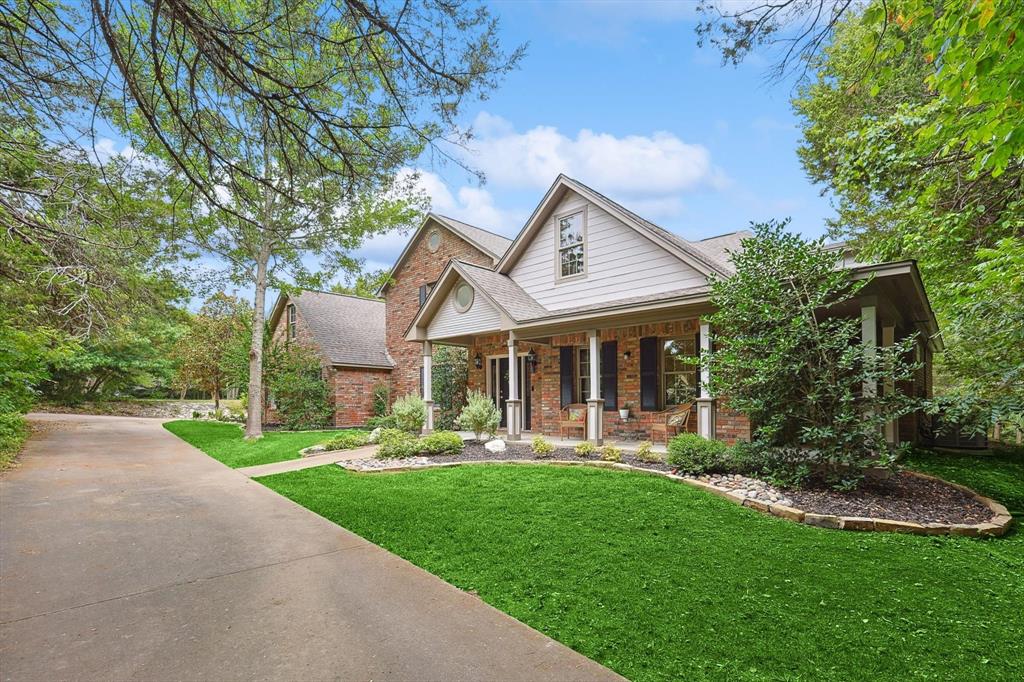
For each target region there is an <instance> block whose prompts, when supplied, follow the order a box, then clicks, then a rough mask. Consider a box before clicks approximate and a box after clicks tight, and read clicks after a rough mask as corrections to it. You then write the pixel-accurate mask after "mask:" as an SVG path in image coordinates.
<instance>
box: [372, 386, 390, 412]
mask: <svg viewBox="0 0 1024 682" xmlns="http://www.w3.org/2000/svg"><path fill="white" fill-rule="evenodd" d="M390 404H391V387H390V386H388V384H386V383H385V382H383V381H381V382H378V383H376V384H374V385H373V416H374V417H385V416H387V413H388V405H390Z"/></svg>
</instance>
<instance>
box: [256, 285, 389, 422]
mask: <svg viewBox="0 0 1024 682" xmlns="http://www.w3.org/2000/svg"><path fill="white" fill-rule="evenodd" d="M288 303H289V301H285V307H284V310H283V312H282V313H281V316H280V317H279V318H278V320H277V324H276V325H274V328H273V330H272V331H271V343H272V344H275V345H276V344H284V343H298V344H302V345H304V346H307V347H309V348H312V349H313V350H314V351H316V352H317V354H320V349H319V347H318V345H317V342H316V338H315V337H314V336H313V333H312V331H311V330H310V328H309V325H308V324H307V323H306V321H305V320H304V319H302V311H301V310H300V309H299V308H298V307H296V309H295V318H296V319H295V338H294V339H291V340H289V339H288V307H287V306H288ZM321 362H322V367H321V373H322V376H323V378H324V381H326V382H327V387H328V392H329V395H330V402H331V407H332V408H333V409H334V426H338V427H347V426H363V425H364V424H366V420H367V419H369V418H370V417H372V416H373V387H374V386H375V385H376V384H378V383H380V382H382V381H383V382H387V381H388V375H389V374H390V370H387V369H366V368H357V367H334V366H332V365H331V364H330V363H329V362H328V361H327V360H326V358H321ZM263 422H264V423H265V424H277V423H280V417H279V415H278V413H277V410H275V409H273V408H272V407H271V406H270V401H269V400H265V401H264V406H263Z"/></svg>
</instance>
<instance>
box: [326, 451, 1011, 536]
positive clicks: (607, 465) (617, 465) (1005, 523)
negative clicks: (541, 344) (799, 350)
mask: <svg viewBox="0 0 1024 682" xmlns="http://www.w3.org/2000/svg"><path fill="white" fill-rule="evenodd" d="M337 464H338V466H341V467H343V468H345V469H348V470H349V471H354V472H358V473H366V474H370V473H373V474H381V473H400V472H403V471H419V470H422V469H441V468H445V467H457V466H466V465H474V464H529V465H537V464H541V465H544V464H546V465H555V466H588V467H595V468H599V469H619V470H622V471H635V472H638V473H642V474H647V475H649V476H661V477H664V478H668V479H671V480H673V481H679V482H681V483H685V484H687V485H690V486H692V487H694V488H700V489H701V490H704V491H706V492H709V493H711V494H713V495H717V496H718V497H721V498H724V499H726V500H729V501H730V502H733V503H734V504H738V505H740V506H742V507H747V508H748V509H753V510H754V511H759V512H761V513H763V514H769V515H771V516H776V517H778V518H780V519H786V520H787V521H795V522H796V523H803V524H805V525H808V526H817V527H818V528H831V529H834V530H860V531H876V532H889V533H910V534H913V535H961V536H965V537H972V538H976V537H998V536H1001V535H1004V534H1005V533H1006V532H1007V531H1008V530H1009V529H1010V525H1011V524H1012V523H1013V517H1012V516H1010V512H1009V511H1008V510H1007V509H1006V507H1004V506H1003V505H1002V504H1000V503H998V502H996V501H995V500H993V499H990V498H988V497H985V496H984V495H980V494H978V493H976V492H974V491H973V490H971V489H970V488H968V487H966V486H962V485H960V484H959V483H950V482H949V481H946V480H944V479H941V478H939V477H938V476H931V475H929V474H922V473H919V472H916V471H908V472H907V473H909V474H910V475H912V476H917V477H919V478H925V479H929V480H933V481H939V482H940V483H944V484H946V485H949V486H952V487H954V488H957V489H958V490H961V491H963V492H964V493H966V494H968V495H970V496H971V497H973V498H974V499H975V500H977V501H978V502H981V503H982V504H983V505H985V506H986V507H988V508H989V509H990V510H991V511H992V514H993V517H992V519H991V520H989V521H986V522H984V523H974V524H967V523H924V524H922V523H914V522H912V521H896V520H894V519H880V518H874V517H867V516H838V515H833V514H816V513H814V512H806V511H804V510H802V509H797V508H795V507H787V506H785V505H781V504H773V503H771V502H764V501H762V500H755V499H751V498H749V497H746V496H744V495H739V494H737V493H736V492H735V491H733V490H729V489H726V488H719V487H718V486H714V485H711V484H710V483H705V482H704V481H699V480H697V479H695V478H689V477H687V476H679V475H677V474H672V473H668V472H664V471H658V470H656V469H645V468H643V467H636V466H632V465H630V464H623V463H621V462H602V461H576V460H564V459H539V460H538V459H483V460H471V461H466V462H438V463H430V464H415V465H404V466H395V467H388V468H371V467H362V466H358V467H354V466H346V465H348V464H350V463H348V462H338V463H337Z"/></svg>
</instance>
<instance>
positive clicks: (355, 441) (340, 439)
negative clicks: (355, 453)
mask: <svg viewBox="0 0 1024 682" xmlns="http://www.w3.org/2000/svg"><path fill="white" fill-rule="evenodd" d="M369 442H370V436H369V434H367V433H366V432H365V431H342V432H341V433H339V434H338V435H337V436H334V437H333V438H331V439H330V440H329V441H327V442H326V443H324V450H351V449H353V448H361V447H363V446H364V445H367V444H368V443H369Z"/></svg>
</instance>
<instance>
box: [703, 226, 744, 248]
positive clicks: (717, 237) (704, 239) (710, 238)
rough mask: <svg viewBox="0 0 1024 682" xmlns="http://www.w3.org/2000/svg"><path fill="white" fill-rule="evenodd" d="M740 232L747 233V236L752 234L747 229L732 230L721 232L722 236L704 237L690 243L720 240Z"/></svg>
mask: <svg viewBox="0 0 1024 682" xmlns="http://www.w3.org/2000/svg"><path fill="white" fill-rule="evenodd" d="M740 232H747V233H749V234H753V232H751V231H750V230H747V229H745V228H743V229H739V230H733V231H732V232H723V233H722V234H714V235H711V236H710V237H704V238H703V239H698V240H697V241H696V242H692V243H694V244H697V243H700V242H707V241H711V240H712V239H721V238H722V237H729V236H732V235H734V234H739V233H740Z"/></svg>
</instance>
